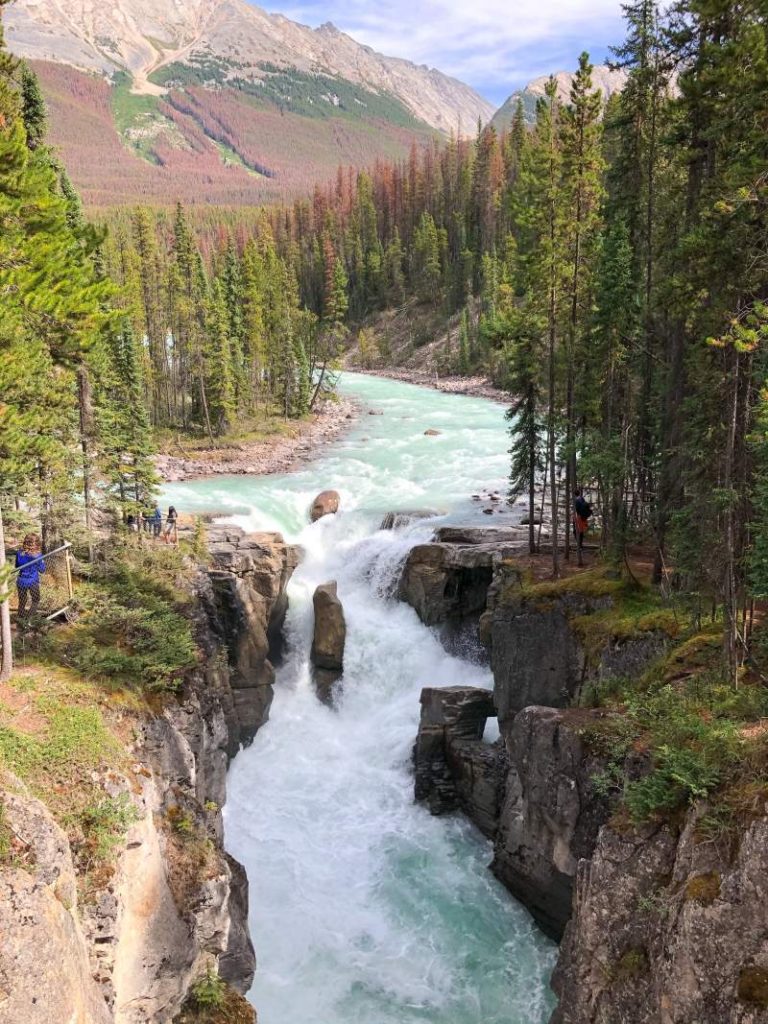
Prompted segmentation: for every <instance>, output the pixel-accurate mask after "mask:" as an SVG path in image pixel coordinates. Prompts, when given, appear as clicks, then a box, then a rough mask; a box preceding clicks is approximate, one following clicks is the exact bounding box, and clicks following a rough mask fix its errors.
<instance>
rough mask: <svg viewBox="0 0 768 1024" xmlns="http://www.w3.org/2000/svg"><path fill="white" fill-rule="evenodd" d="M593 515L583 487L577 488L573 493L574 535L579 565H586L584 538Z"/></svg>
mask: <svg viewBox="0 0 768 1024" xmlns="http://www.w3.org/2000/svg"><path fill="white" fill-rule="evenodd" d="M591 515H592V506H591V505H590V504H589V502H588V501H587V500H586V498H585V497H584V492H583V491H582V489H581V487H577V488H576V490H575V491H574V492H573V533H574V536H575V537H576V552H577V554H578V557H579V561H578V564H579V565H584V537H585V535H586V532H587V530H588V529H589V519H590V517H591Z"/></svg>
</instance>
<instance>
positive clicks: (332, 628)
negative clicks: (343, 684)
mask: <svg viewBox="0 0 768 1024" xmlns="http://www.w3.org/2000/svg"><path fill="white" fill-rule="evenodd" d="M312 603H313V605H314V610H315V628H314V634H313V639H312V664H313V665H314V668H315V673H314V675H315V684H316V686H317V689H318V693H319V695H320V696H321V698H322V699H323V700H328V699H329V698H330V696H331V691H332V689H333V685H334V683H336V682H337V681H338V680H339V679H340V678H341V676H342V673H343V671H344V647H345V645H346V640H347V624H346V620H345V618H344V609H343V607H342V604H341V601H340V600H339V596H338V593H337V586H336V583H333V582H332V583H323V584H321V585H320V586H319V587H318V588H317V590H315V594H314V597H313V599H312Z"/></svg>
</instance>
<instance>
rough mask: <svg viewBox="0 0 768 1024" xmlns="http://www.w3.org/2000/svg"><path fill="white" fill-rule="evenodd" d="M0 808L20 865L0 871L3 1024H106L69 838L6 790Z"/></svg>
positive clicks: (36, 805) (31, 803) (25, 799)
mask: <svg viewBox="0 0 768 1024" xmlns="http://www.w3.org/2000/svg"><path fill="white" fill-rule="evenodd" d="M11 785H12V786H14V783H13V782H11ZM3 804H4V808H5V820H6V825H7V826H8V827H9V828H10V829H11V830H12V832H13V834H14V836H15V843H16V844H17V847H18V866H15V865H13V864H11V865H10V866H4V867H3V868H2V870H0V1022H2V1024H62V1022H63V1021H77V1022H78V1024H111V1022H112V1021H113V1017H112V1014H111V1012H110V1011H109V1009H108V1007H107V1004H106V1003H105V1002H104V999H103V998H102V995H101V992H100V991H99V988H98V986H97V984H96V982H95V981H94V980H93V978H92V977H91V965H90V962H89V958H88V947H87V944H86V941H85V937H84V935H83V931H82V928H81V925H80V921H79V917H78V912H77V911H78V907H77V887H76V879H75V871H74V867H73V864H72V855H71V851H70V848H69V842H68V840H67V837H66V835H65V833H64V832H63V831H62V830H61V828H59V826H58V825H57V824H56V822H55V821H54V820H53V818H52V817H51V815H50V814H49V812H48V810H47V809H46V808H45V806H44V805H43V804H42V803H40V801H39V800H35V799H33V798H32V797H29V796H21V795H18V793H14V792H11V791H8V792H5V793H4V794H3Z"/></svg>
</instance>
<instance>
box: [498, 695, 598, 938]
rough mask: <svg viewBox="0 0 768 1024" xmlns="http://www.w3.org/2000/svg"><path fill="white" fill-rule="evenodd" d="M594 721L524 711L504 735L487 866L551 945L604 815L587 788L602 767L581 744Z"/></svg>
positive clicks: (573, 714) (589, 716) (587, 716)
mask: <svg viewBox="0 0 768 1024" xmlns="http://www.w3.org/2000/svg"><path fill="white" fill-rule="evenodd" d="M601 717H603V712H599V711H595V712H590V711H564V710H558V709H555V708H546V707H529V708H526V709H525V710H524V711H521V712H520V713H519V714H518V715H517V717H516V718H515V720H514V723H513V724H512V726H511V728H509V729H507V731H506V746H507V753H508V755H509V763H510V770H509V775H508V776H507V781H506V791H505V797H504V804H503V807H502V809H501V814H500V817H499V826H498V832H497V836H496V844H495V847H494V858H493V864H492V865H491V867H492V870H493V872H494V874H495V875H496V876H497V877H498V878H499V879H500V880H501V881H502V882H503V883H504V884H505V885H506V887H507V888H508V889H509V890H510V892H511V893H512V894H513V895H514V896H515V897H516V898H517V899H519V900H520V902H521V903H524V904H525V905H526V906H527V907H528V909H529V910H530V911H531V913H532V914H533V916H534V918H535V919H536V921H537V922H538V923H539V925H540V927H541V928H542V929H543V930H544V931H545V932H546V933H547V934H548V935H550V936H552V937H553V938H555V939H558V940H559V939H560V938H561V937H562V934H563V930H564V929H565V925H566V923H567V922H568V919H569V918H570V916H571V901H572V892H573V884H574V879H575V876H576V869H577V865H578V863H579V860H580V859H581V858H583V857H590V856H591V855H592V851H593V850H594V846H595V842H596V840H597V833H598V830H599V829H600V826H601V825H602V824H603V823H604V822H605V821H606V820H607V818H608V814H609V811H610V807H609V804H608V801H607V800H606V799H605V798H604V797H602V796H600V795H599V794H598V793H597V791H596V789H595V786H594V783H593V778H594V776H595V775H596V774H597V773H598V772H599V771H600V770H601V769H602V768H603V764H602V762H601V761H600V760H599V759H597V758H595V757H593V756H592V755H590V753H589V752H588V750H587V749H586V748H585V746H584V743H583V741H582V731H583V730H584V728H585V727H587V726H589V725H590V724H591V723H592V722H593V721H596V720H599V719H600V718H601Z"/></svg>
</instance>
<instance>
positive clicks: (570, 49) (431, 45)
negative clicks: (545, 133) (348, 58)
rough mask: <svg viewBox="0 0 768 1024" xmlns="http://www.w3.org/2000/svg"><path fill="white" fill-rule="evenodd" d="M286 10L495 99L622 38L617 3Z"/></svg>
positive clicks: (394, 0) (348, 1)
mask: <svg viewBox="0 0 768 1024" xmlns="http://www.w3.org/2000/svg"><path fill="white" fill-rule="evenodd" d="M273 5H274V0H273ZM271 6H272V5H271ZM278 6H279V4H278ZM281 10H282V13H284V14H286V15H287V16H288V17H290V18H293V19H295V20H297V21H303V22H305V23H308V24H311V25H318V24H320V23H321V22H324V21H332V22H333V23H334V24H335V25H337V26H338V27H339V28H341V29H343V30H344V31H345V32H348V33H349V34H350V35H352V36H354V38H355V39H357V40H358V41H359V42H362V43H366V44H367V45H369V46H372V47H373V48H374V49H376V50H379V51H380V52H382V53H386V54H389V55H394V56H398V57H406V58H408V59H409V60H413V61H416V62H417V63H419V64H429V65H431V66H434V67H438V68H439V69H440V70H441V71H445V72H446V73H448V74H452V75H455V76H456V77H458V78H461V79H463V80H464V81H468V82H470V83H471V84H473V85H475V86H476V87H479V88H481V89H483V90H484V91H486V92H493V93H496V94H501V93H503V92H510V91H512V89H514V88H516V87H518V86H519V85H521V84H524V83H525V82H527V81H528V80H529V79H530V78H533V77H536V76H537V75H540V74H544V73H547V72H549V71H557V70H560V69H561V68H562V67H563V66H566V67H572V66H575V64H576V61H577V58H578V55H579V53H580V52H581V50H582V49H585V48H586V49H589V50H590V51H591V52H592V54H593V57H594V58H596V59H598V60H600V59H602V58H603V57H604V54H605V49H606V46H607V44H608V43H611V42H619V41H620V39H621V36H622V26H621V7H620V0H512V2H509V0H391V2H390V3H387V4H385V3H382V2H379V3H373V2H370V0H293V2H291V0H287V2H286V4H285V6H284V7H282V8H281Z"/></svg>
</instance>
